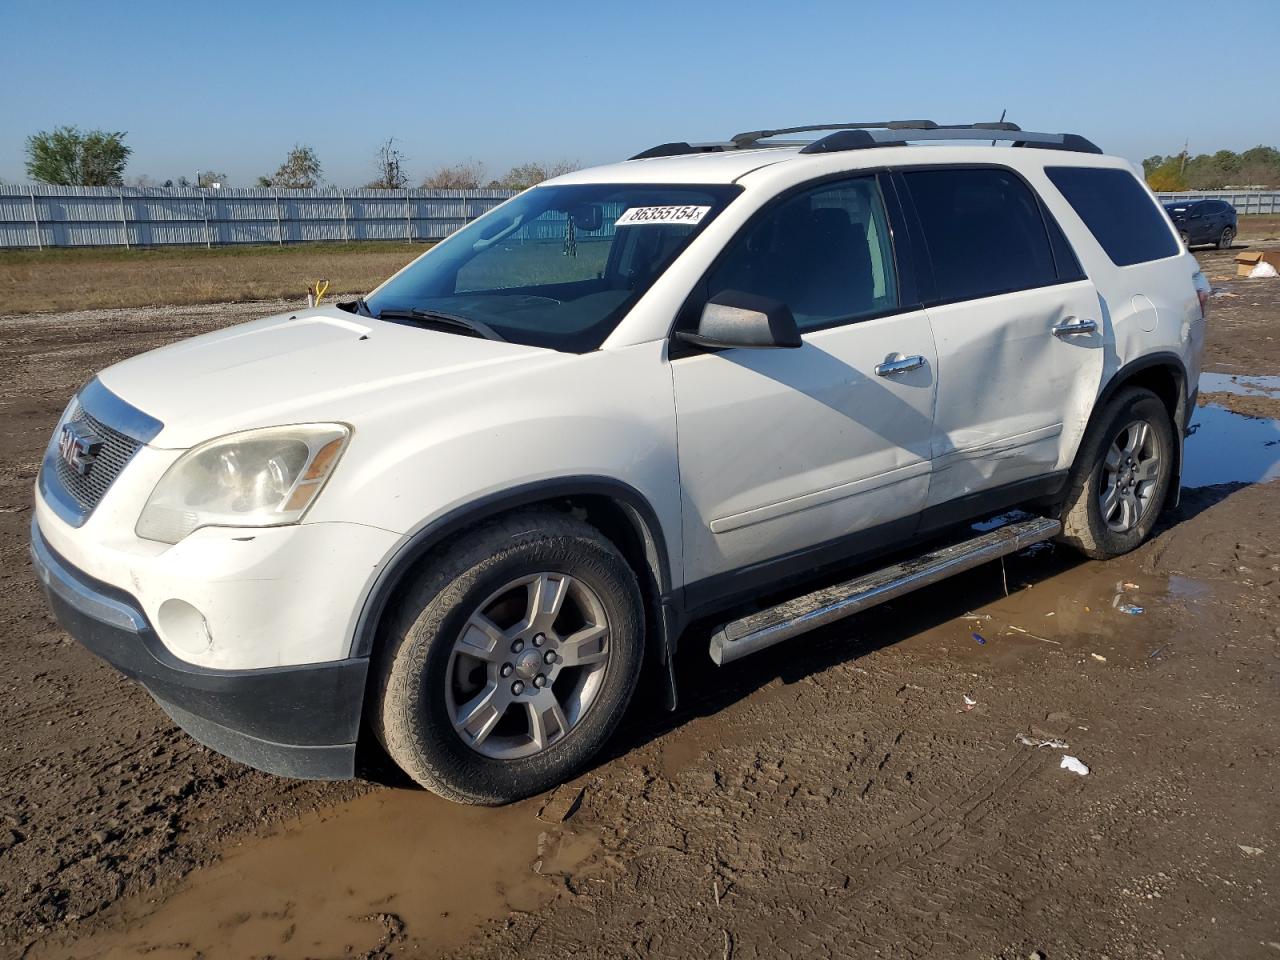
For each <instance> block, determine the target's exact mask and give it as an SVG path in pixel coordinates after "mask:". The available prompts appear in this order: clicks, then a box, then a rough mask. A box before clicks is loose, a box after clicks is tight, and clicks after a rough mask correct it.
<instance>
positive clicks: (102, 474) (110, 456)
mask: <svg viewBox="0 0 1280 960" xmlns="http://www.w3.org/2000/svg"><path fill="white" fill-rule="evenodd" d="M67 422H68V423H83V424H84V425H85V426H86V427H87V428H89V429H90V430H92V431H93V432H94V433H95V434H97V435H98V436H99V437H101V438H102V448H101V449H100V450H99V451H98V458H97V459H96V460H95V461H94V462H93V466H92V467H90V468H89V472H88V473H87V474H85V475H83V476H82V475H81V474H80V473H79V472H77V471H76V470H74V469H72V468H71V467H70V466H68V465H67V463H66V461H64V460H63V459H62V458H61V457H55V458H54V460H53V468H54V472H55V473H56V474H57V477H58V483H59V484H60V485H61V486H62V489H63V490H65V491H66V492H67V494H68V495H69V496H70V497H71V498H72V499H73V500H75V502H76V503H78V504H79V505H80V507H81V509H82V510H84V512H85V513H88V512H89V511H91V510H93V508H94V507H96V506H97V505H98V502H99V501H100V500H101V499H102V498H103V497H104V496H106V493H107V491H108V490H109V489H111V484H113V483H115V480H116V477H118V476H120V471H121V470H123V469H124V468H125V467H126V466H128V465H129V461H130V460H132V459H133V457H134V454H136V453H137V452H138V451H139V450H140V449H141V448H142V446H143V444H142V443H141V442H140V441H138V440H135V439H133V437H130V436H126V435H125V434H123V433H121V432H120V431H119V430H115V429H112V428H111V427H109V426H107V425H106V424H105V423H103V422H102V421H101V420H98V419H97V418H96V417H93V416H90V415H89V413H87V412H86V411H85V410H84V409H83V408H79V409H77V410H76V411H75V413H73V414H72V415H71V417H70V418H69V419H68V421H67ZM54 443H55V444H56V443H57V438H56V437H55V438H54Z"/></svg>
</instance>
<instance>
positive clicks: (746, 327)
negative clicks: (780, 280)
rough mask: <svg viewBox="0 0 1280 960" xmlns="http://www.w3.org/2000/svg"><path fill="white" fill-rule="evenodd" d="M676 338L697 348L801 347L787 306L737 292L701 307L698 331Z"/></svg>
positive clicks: (721, 295)
mask: <svg viewBox="0 0 1280 960" xmlns="http://www.w3.org/2000/svg"><path fill="white" fill-rule="evenodd" d="M676 336H677V337H679V338H680V339H681V340H683V341H684V342H685V343H692V344H694V345H695V346H699V347H713V348H725V347H746V348H749V349H767V348H770V347H785V348H789V349H794V348H796V347H802V346H804V341H803V340H801V339H800V330H799V328H797V327H796V320H795V317H793V316H792V315H791V308H790V307H788V306H787V305H786V304H785V303H779V302H778V301H777V300H770V299H769V298H768V297H758V296H756V295H755V294H751V293H743V292H742V291H740V290H721V291H720V292H719V293H717V294H716V295H715V296H714V297H712V298H711V299H710V300H708V301H707V305H706V306H705V307H703V308H702V316H701V317H700V318H699V320H698V330H697V332H696V333H693V332H690V331H688V330H681V331H678V332H677V333H676Z"/></svg>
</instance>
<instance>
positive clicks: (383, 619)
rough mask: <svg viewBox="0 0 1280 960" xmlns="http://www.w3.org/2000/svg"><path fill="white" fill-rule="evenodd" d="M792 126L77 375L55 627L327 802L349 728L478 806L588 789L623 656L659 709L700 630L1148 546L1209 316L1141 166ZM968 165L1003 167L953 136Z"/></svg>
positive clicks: (646, 162) (720, 632)
mask: <svg viewBox="0 0 1280 960" xmlns="http://www.w3.org/2000/svg"><path fill="white" fill-rule="evenodd" d="M807 130H808V131H810V132H811V136H810V137H808V138H802V139H799V140H798V141H797V140H788V139H783V138H785V137H786V136H788V135H791V134H796V133H804V132H806V131H804V130H798V129H791V130H770V131H758V132H755V133H750V134H742V135H739V136H737V137H734V138H733V139H731V140H729V141H725V142H723V143H710V144H699V145H690V144H687V143H677V144H664V145H663V146H661V147H657V148H654V149H653V150H650V151H646V152H645V153H643V154H641V155H640V156H638V157H635V158H633V159H631V160H629V161H626V162H624V163H619V164H614V165H611V166H604V167H598V168H596V169H592V170H584V171H580V172H578V173H573V174H569V175H568V176H564V177H560V178H558V179H555V180H552V181H550V182H548V183H545V184H543V185H541V186H538V187H536V188H534V189H532V190H528V191H526V192H525V193H522V194H521V195H519V196H518V197H515V198H514V199H512V200H510V201H508V202H507V203H505V204H503V205H502V206H500V207H498V208H497V209H495V210H493V211H492V212H490V213H488V214H486V215H485V216H483V217H481V218H480V219H479V220H477V221H475V222H474V223H472V224H470V225H469V226H467V227H466V228H465V229H463V230H460V231H459V232H457V233H456V234H454V235H453V236H452V237H450V238H449V239H448V240H446V241H444V242H443V243H441V244H439V245H438V246H436V247H435V248H433V249H432V250H430V251H429V252H427V253H426V254H424V255H423V256H422V257H420V258H419V259H417V260H416V261H414V262H413V263H412V264H410V265H409V266H407V267H406V268H405V269H404V270H402V271H401V272H399V273H398V274H396V275H395V276H394V277H392V278H391V279H390V280H388V281H386V283H384V284H383V285H382V286H380V287H379V288H378V289H377V290H375V291H374V292H373V293H372V294H370V295H369V297H368V298H367V300H364V299H362V300H357V301H355V302H353V303H348V304H339V305H336V306H333V307H328V306H321V307H317V308H315V309H311V310H305V311H299V312H297V313H290V314H288V315H282V316H278V317H271V318H268V319H265V320H260V321H257V322H254V323H249V324H245V325H243V326H237V327H232V328H229V329H226V330H222V331H219V332H216V333H211V334H207V335H205V336H201V337H197V338H195V339H192V340H189V341H186V342H184V343H179V344H176V345H174V346H170V347H166V348H164V349H161V350H156V351H154V352H151V353H148V354H144V355H142V356H138V357H135V358H133V359H131V360H127V361H125V362H124V363H120V364H118V365H116V366H113V367H111V368H109V369H107V370H104V371H102V372H101V373H100V374H98V376H97V377H96V378H94V379H93V380H92V381H91V382H90V383H89V384H88V385H87V386H85V387H84V389H83V390H81V391H80V393H79V394H78V396H77V397H76V398H75V399H74V400H73V401H72V402H71V404H70V406H69V407H68V408H67V411H66V413H65V414H64V415H63V417H62V420H61V422H60V423H59V424H58V427H57V430H56V432H55V434H54V437H53V440H52V441H51V443H50V445H49V449H48V452H47V455H46V457H45V460H44V464H43V468H42V471H41V475H40V478H39V481H38V485H37V497H36V512H35V519H34V522H33V525H32V552H33V556H34V558H35V565H36V569H37V570H38V572H39V574H40V576H41V578H42V580H43V581H44V583H45V585H46V588H47V591H48V594H49V599H50V601H51V603H52V605H53V608H54V610H55V612H56V614H57V616H58V618H59V620H60V622H61V623H62V624H63V625H64V626H65V627H66V629H67V630H68V631H69V632H70V633H72V634H73V635H74V636H76V637H77V638H78V639H79V640H81V641H82V642H83V643H84V644H85V645H86V646H87V647H89V648H90V649H91V650H93V651H94V652H96V653H98V654H100V655H101V656H103V657H105V658H106V659H107V660H108V661H110V662H111V663H113V664H115V665H116V666H117V667H118V668H119V669H120V670H122V671H123V672H124V673H126V674H128V675H129V676H131V677H135V678H137V679H138V680H139V681H141V682H142V683H143V684H145V685H146V687H147V688H148V689H149V690H150V691H151V693H152V694H153V695H154V696H155V698H156V700H158V701H159V703H160V705H161V706H162V707H163V708H164V709H165V710H166V711H168V712H169V714H170V715H171V716H172V717H173V718H174V719H175V720H176V721H177V722H178V723H179V724H181V725H182V726H183V727H184V728H185V729H187V730H188V731H189V732H190V733H191V734H192V736H194V737H196V738H197V739H199V740H200V741H202V742H204V743H206V744H208V745H210V746H211V747H213V748H214V749H216V750H219V751H222V752H223V753H225V754H227V755H229V756H231V757H234V758H237V759H239V760H242V761H244V762H246V763H249V764H252V765H253V766H256V767H260V768H261V769H264V770H269V771H274V772H278V773H283V774H287V775H291V776H300V777H329V778H340V777H349V776H352V775H353V772H354V769H355V757H356V751H357V745H358V744H360V743H369V742H374V741H371V740H370V739H369V738H370V737H374V738H376V741H380V743H381V744H382V746H383V747H384V748H385V750H386V752H387V753H388V754H389V755H390V756H391V758H392V759H394V761H395V762H396V763H397V764H399V765H400V766H401V767H402V768H403V769H404V770H405V771H406V772H407V773H408V774H409V775H411V776H412V777H413V778H414V779H416V780H417V781H419V782H420V783H422V784H423V785H425V786H427V787H429V788H430V789H432V790H434V791H436V792H438V793H440V794H443V795H444V796H447V797H451V798H454V799H457V800H464V801H470V802H479V803H497V802H503V801H508V800H511V799H513V798H517V797H521V796H525V795H528V794H530V793H533V792H536V791H540V790H543V789H545V788H547V787H548V786H550V785H552V784H554V783H556V782H558V781H559V780H561V779H563V778H565V777H567V776H569V775H571V774H572V773H573V772H574V771H575V770H576V769H579V768H580V767H581V766H582V765H583V764H585V763H586V762H587V761H588V759H589V758H590V757H591V756H592V755H593V754H594V753H595V752H596V751H597V750H598V749H599V748H600V746H601V745H602V744H603V743H604V741H605V740H606V739H607V738H608V736H609V735H610V733H611V731H612V730H613V729H614V727H615V725H616V724H617V722H618V720H619V717H620V716H621V714H622V713H623V710H624V709H625V708H626V706H627V704H628V701H629V700H630V698H631V695H632V692H633V691H634V690H635V688H636V682H637V678H638V677H639V675H640V672H641V667H642V664H644V663H645V662H651V663H652V664H653V665H654V666H655V667H656V668H657V669H658V670H659V671H660V672H661V674H662V676H663V678H664V682H665V684H666V685H665V686H664V688H663V689H664V690H665V691H666V692H667V696H668V697H669V698H671V699H672V701H674V696H675V689H674V679H673V674H672V672H671V662H672V656H673V653H674V651H675V648H676V644H677V641H678V639H679V637H680V635H681V632H682V630H683V628H684V627H685V625H686V624H688V623H690V622H692V621H693V620H695V619H698V620H704V619H706V618H709V617H712V616H718V617H719V620H717V621H712V623H711V626H713V627H714V625H715V623H720V624H722V626H720V627H719V628H717V629H714V630H713V635H712V639H711V652H712V656H713V657H714V658H715V659H716V660H717V662H720V663H724V662H728V661H730V660H733V659H735V658H737V657H739V656H742V655H743V654H745V653H749V652H752V651H753V650H757V649H760V648H761V647H764V646H768V645H770V644H772V643H777V642H780V641H784V640H788V639H790V638H791V637H794V636H795V635H796V634H798V633H800V632H801V631H802V630H804V629H807V628H808V627H811V626H813V625H816V624H820V623H825V622H828V621H830V620H832V619H835V618H837V617H840V616H844V615H847V614H849V613H851V612H853V611H855V610H859V609H862V608H864V607H867V606H870V605H871V604H874V603H876V602H880V601H882V600H884V599H887V598H888V597H891V596H896V595H898V594H901V593H903V592H905V591H907V590H910V589H913V588H915V587H917V586H920V585H921V584H923V583H927V582H931V581H932V580H936V579H938V578H939V577H942V576H946V575H948V574H950V573H953V572H955V571H957V570H961V569H966V568H967V567H970V566H973V565H974V564H976V563H980V562H984V561H986V560H989V559H991V558H992V557H996V556H1000V555H1001V554H1003V553H1008V552H1010V551H1012V550H1016V549H1019V548H1021V547H1022V546H1025V545H1026V544H1028V543H1031V542H1034V541H1036V540H1041V539H1046V538H1049V537H1058V538H1059V539H1060V540H1061V541H1063V542H1066V543H1069V544H1071V545H1073V546H1075V547H1077V548H1079V549H1080V550H1082V551H1083V552H1084V553H1086V554H1087V555H1089V556H1091V557H1108V556H1113V555H1116V554H1119V553H1123V552H1124V551H1127V550H1131V549H1133V548H1134V547H1135V546H1137V545H1138V544H1139V543H1141V542H1142V540H1143V539H1144V538H1145V537H1146V536H1147V535H1148V534H1149V533H1150V531H1151V529H1152V525H1153V523H1154V522H1155V519H1156V515H1157V514H1158V513H1159V511H1160V510H1161V508H1162V507H1163V506H1164V505H1166V504H1167V503H1170V502H1172V501H1173V500H1174V499H1176V496H1177V491H1178V488H1179V484H1178V477H1179V465H1180V458H1181V451H1182V438H1183V434H1184V429H1185V426H1186V424H1187V420H1188V416H1189V413H1190V412H1191V410H1192V409H1193V406H1194V390H1195V384H1196V378H1197V375H1198V367H1199V358H1200V352H1201V346H1202V342H1203V334H1204V303H1205V296H1206V290H1205V285H1204V282H1203V277H1201V276H1200V275H1199V274H1198V271H1197V268H1196V262H1195V260H1194V259H1193V258H1192V257H1191V256H1190V255H1189V254H1188V253H1187V252H1186V250H1185V249H1184V248H1183V247H1182V245H1181V244H1180V243H1179V240H1178V236H1177V234H1176V233H1175V232H1174V228H1173V226H1172V225H1171V224H1170V223H1169V221H1168V219H1167V218H1166V217H1165V216H1164V214H1163V213H1162V211H1161V209H1160V207H1159V205H1158V204H1157V203H1156V201H1155V199H1154V198H1153V197H1152V195H1151V194H1150V192H1149V191H1147V190H1146V188H1145V187H1144V186H1143V184H1142V183H1141V181H1140V180H1139V179H1138V178H1137V177H1136V176H1135V174H1134V171H1133V169H1132V167H1131V165H1130V164H1128V163H1127V162H1125V161H1122V160H1119V159H1115V158H1111V157H1105V156H1102V155H1100V151H1098V149H1097V148H1096V147H1094V146H1093V145H1092V144H1091V143H1089V142H1088V141H1086V140H1084V139H1083V138H1081V137H1078V136H1074V135H1070V134H1038V133H1029V132H1024V131H1020V130H1018V128H1017V127H1015V126H1013V125H1012V124H985V125H974V126H969V127H939V126H937V125H936V124H933V123H929V122H927V121H910V122H898V123H891V124H833V125H827V126H824V127H818V128H807ZM829 131H830V132H829ZM815 134H816V135H817V136H816V139H815V138H814V135H815ZM979 139H980V140H984V141H986V140H991V141H996V140H998V141H1001V142H1002V143H1009V144H1011V145H1009V146H1000V147H995V146H986V145H978V144H972V143H970V144H964V143H958V142H947V141H962V140H968V141H973V140H979ZM918 141H942V142H940V143H935V144H933V145H932V146H920V145H915V144H916V143H917V142H918ZM1012 508H1020V509H1022V510H1023V511H1024V512H1023V513H1021V514H1017V515H1015V517H1014V519H1012V520H1010V521H1009V522H1007V523H1005V524H1004V525H1002V526H997V527H996V528H995V529H987V530H985V531H983V532H979V531H977V530H976V529H973V528H971V526H970V525H971V524H972V523H973V522H974V521H976V520H979V519H981V518H984V517H989V516H992V515H994V514H997V513H1002V512H1006V511H1009V510H1011V509H1012ZM891 550H892V551H895V552H897V553H899V554H901V553H902V552H903V551H904V550H909V551H910V554H909V558H908V560H906V561H904V562H899V563H897V564H894V565H891V566H887V567H884V566H881V567H880V568H879V569H876V565H875V564H873V563H870V561H873V560H874V558H875V557H876V556H878V555H879V556H883V555H884V554H886V553H887V552H888V551H891ZM854 565H862V567H863V569H862V571H861V572H860V574H859V575H858V576H855V577H853V578H852V579H844V580H841V579H840V577H839V576H837V575H836V573H837V571H841V570H844V571H850V572H852V567H853V566H854ZM849 575H850V573H845V574H843V576H845V577H848V576H849ZM815 584H816V585H817V586H818V589H816V590H815V589H814V585H815ZM735 618H736V619H735ZM365 731H367V734H365Z"/></svg>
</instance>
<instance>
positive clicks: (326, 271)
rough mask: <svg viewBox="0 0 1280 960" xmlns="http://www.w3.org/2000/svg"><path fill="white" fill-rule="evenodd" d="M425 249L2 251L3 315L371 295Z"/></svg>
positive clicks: (0, 289)
mask: <svg viewBox="0 0 1280 960" xmlns="http://www.w3.org/2000/svg"><path fill="white" fill-rule="evenodd" d="M426 249H427V247H426V246H425V245H423V244H420V243H416V244H408V243H396V242H386V243H326V244H316V245H308V246H302V245H295V246H285V247H270V246H244V247H215V248H214V249H212V250H206V249H205V248H203V247H158V248H154V249H144V250H123V249H119V248H114V247H101V248H99V247H95V248H90V249H82V250H76V249H59V250H44V251H31V250H3V251H0V313H45V312H50V311H62V310H77V309H81V310H84V309H91V308H96V307H143V306H165V305H183V304H191V303H218V302H229V301H239V300H266V299H273V298H276V297H286V298H295V299H299V300H300V299H302V298H304V297H305V296H306V292H307V287H308V285H309V284H311V283H313V282H314V281H316V280H320V279H327V280H329V282H330V286H329V294H328V295H329V296H330V297H332V296H333V295H335V294H340V293H367V292H368V291H369V290H371V289H372V288H373V287H374V286H376V285H377V284H378V283H380V282H381V281H383V280H385V279H386V278H387V277H389V276H390V275H391V274H392V273H394V272H395V271H396V270H399V269H400V268H401V267H402V266H404V265H405V264H406V263H408V262H409V261H410V260H412V259H413V258H414V257H417V256H420V255H421V254H422V253H423V251H424V250H426Z"/></svg>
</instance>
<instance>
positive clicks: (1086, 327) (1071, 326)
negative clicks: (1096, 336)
mask: <svg viewBox="0 0 1280 960" xmlns="http://www.w3.org/2000/svg"><path fill="white" fill-rule="evenodd" d="M1097 331H1098V324H1097V322H1096V321H1094V320H1077V319H1076V318H1075V317H1067V319H1065V320H1063V321H1062V322H1061V323H1058V324H1054V327H1053V335H1054V336H1055V337H1078V336H1080V335H1081V334H1085V333H1097Z"/></svg>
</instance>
